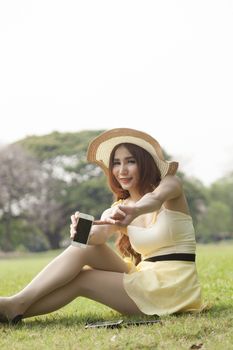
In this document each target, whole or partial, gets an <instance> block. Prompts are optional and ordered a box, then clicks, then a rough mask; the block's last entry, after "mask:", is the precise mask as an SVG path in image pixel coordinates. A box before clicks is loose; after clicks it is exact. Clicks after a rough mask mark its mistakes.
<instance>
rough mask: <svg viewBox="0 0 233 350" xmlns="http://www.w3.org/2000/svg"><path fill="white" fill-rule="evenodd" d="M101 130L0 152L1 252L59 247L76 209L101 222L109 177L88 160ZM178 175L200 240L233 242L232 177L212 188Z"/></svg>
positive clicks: (34, 140) (39, 139) (30, 141)
mask: <svg viewBox="0 0 233 350" xmlns="http://www.w3.org/2000/svg"><path fill="white" fill-rule="evenodd" d="M102 131H103V130H95V131H90V130H85V131H81V132H76V133H59V132H53V133H51V134H49V135H44V136H29V137H27V138H25V139H23V140H20V141H18V142H16V143H15V144H12V145H9V146H7V147H5V148H2V149H1V150H0V161H1V167H0V187H1V191H0V249H2V250H13V249H27V250H31V251H39V250H45V249H51V248H59V247H60V246H61V245H62V244H63V241H64V240H65V239H67V238H68V237H69V225H70V216H71V215H72V214H73V213H74V212H75V211H80V212H86V213H90V214H92V215H94V217H96V218H99V217H100V215H101V213H102V212H103V211H104V210H105V209H106V208H107V207H109V206H110V205H111V203H112V201H113V196H112V193H111V192H110V191H109V189H108V186H107V184H106V178H105V176H104V175H103V173H102V171H101V170H100V168H98V167H97V166H95V165H94V164H88V163H87V162H86V152H87V148H88V143H89V141H90V140H91V139H93V138H94V137H96V136H97V135H99V133H100V132H102ZM165 155H166V159H169V158H170V156H169V155H168V154H166V152H165ZM178 176H180V177H181V178H182V180H183V184H184V190H185V192H186V195H187V200H188V203H189V206H190V210H191V215H192V217H193V219H194V225H195V228H196V232H197V239H198V240H200V241H203V242H207V241H210V240H214V239H215V240H216V239H222V238H225V239H226V238H227V239H228V238H233V237H232V232H233V229H232V227H233V217H232V213H233V194H232V193H233V192H232V186H233V174H228V176H226V177H225V178H223V179H221V180H219V181H216V182H215V183H214V184H213V185H212V186H211V187H209V188H208V187H205V186H204V185H203V184H202V183H201V182H200V181H199V180H198V179H195V178H188V177H187V176H186V175H185V174H184V173H181V172H179V173H178Z"/></svg>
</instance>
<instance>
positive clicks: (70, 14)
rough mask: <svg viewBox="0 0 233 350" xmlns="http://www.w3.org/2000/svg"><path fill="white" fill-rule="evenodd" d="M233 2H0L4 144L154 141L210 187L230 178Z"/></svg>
mask: <svg viewBox="0 0 233 350" xmlns="http://www.w3.org/2000/svg"><path fill="white" fill-rule="evenodd" d="M232 62H233V1H230V0H228V1H227V0H221V1H215V0H200V1H199V0H195V1H191V0H183V1H175V0H170V1H169V0H168V1H166V0H160V1H156V0H153V1H147V0H141V1H137V0H123V1H122V0H117V1H111V0H106V1H102V0H89V1H88V0H86V1H85V0H82V1H78V0H73V1H71V0H63V1H59V0H40V1H33V0H31V1H29V0H21V1H18V0H1V2H0V118H1V127H0V143H10V142H13V141H16V140H19V139H21V138H24V137H25V136H28V135H43V134H48V133H50V132H52V131H54V130H57V131H60V132H65V131H75V132H76V131H81V130H83V129H110V128H114V127H132V128H135V129H140V130H142V131H145V132H148V133H150V134H151V135H152V136H154V137H155V138H156V139H157V140H158V141H159V142H160V144H161V145H162V147H163V148H164V149H165V150H166V151H167V152H168V153H169V154H171V155H172V157H173V159H176V160H178V161H179V162H180V169H181V170H182V171H185V172H186V174H187V175H193V176H195V177H197V178H199V179H200V180H201V181H203V183H204V184H206V185H208V184H210V183H211V182H212V181H214V180H216V179H217V178H219V177H221V176H223V175H224V174H225V173H226V172H228V171H230V170H233V137H232V129H233V128H232V126H230V125H231V119H232V115H233V63H232Z"/></svg>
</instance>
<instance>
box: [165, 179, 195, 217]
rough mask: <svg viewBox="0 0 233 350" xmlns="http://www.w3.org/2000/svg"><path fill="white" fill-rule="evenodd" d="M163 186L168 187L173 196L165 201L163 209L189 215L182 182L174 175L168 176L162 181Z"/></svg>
mask: <svg viewBox="0 0 233 350" xmlns="http://www.w3.org/2000/svg"><path fill="white" fill-rule="evenodd" d="M162 181H164V184H165V186H168V187H170V190H171V192H172V193H173V194H174V196H171V197H170V198H168V199H167V201H165V203H164V204H165V207H166V208H168V209H171V210H176V211H181V212H183V213H185V214H189V208H188V204H187V200H186V196H185V193H184V190H183V182H182V180H181V179H180V178H179V177H178V176H176V175H168V176H165V178H164V179H163V180H162Z"/></svg>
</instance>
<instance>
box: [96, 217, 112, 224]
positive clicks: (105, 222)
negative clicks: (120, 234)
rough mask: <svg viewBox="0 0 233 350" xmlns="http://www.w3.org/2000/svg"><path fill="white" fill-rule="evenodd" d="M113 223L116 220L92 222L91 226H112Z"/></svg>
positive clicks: (108, 219)
mask: <svg viewBox="0 0 233 350" xmlns="http://www.w3.org/2000/svg"><path fill="white" fill-rule="evenodd" d="M115 221H116V220H114V219H111V218H107V219H104V220H94V221H93V225H108V224H111V225H114V224H115Z"/></svg>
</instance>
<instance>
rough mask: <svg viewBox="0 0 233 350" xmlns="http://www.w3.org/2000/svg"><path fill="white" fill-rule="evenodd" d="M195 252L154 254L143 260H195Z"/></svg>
mask: <svg viewBox="0 0 233 350" xmlns="http://www.w3.org/2000/svg"><path fill="white" fill-rule="evenodd" d="M195 257H196V256H195V254H189V253H173V254H165V255H157V256H152V257H151V258H147V259H145V260H143V261H152V262H155V261H166V260H181V261H195Z"/></svg>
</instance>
